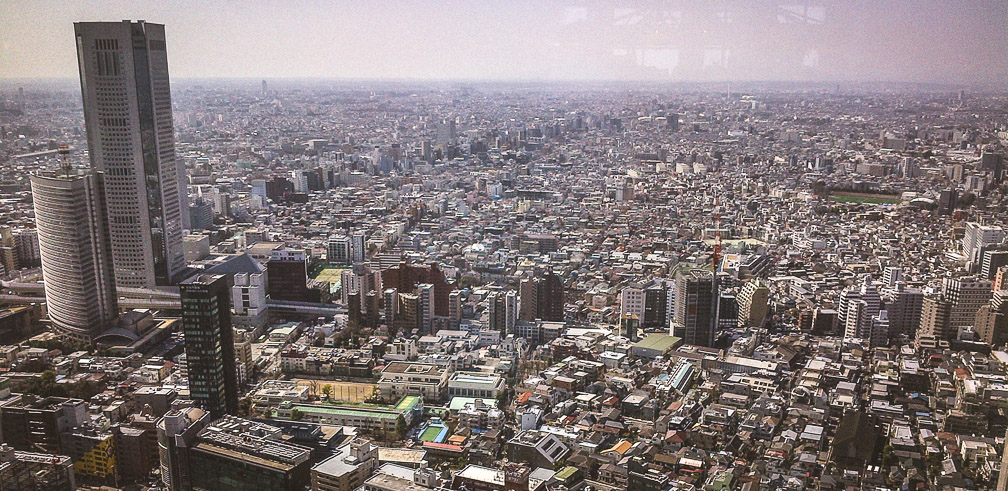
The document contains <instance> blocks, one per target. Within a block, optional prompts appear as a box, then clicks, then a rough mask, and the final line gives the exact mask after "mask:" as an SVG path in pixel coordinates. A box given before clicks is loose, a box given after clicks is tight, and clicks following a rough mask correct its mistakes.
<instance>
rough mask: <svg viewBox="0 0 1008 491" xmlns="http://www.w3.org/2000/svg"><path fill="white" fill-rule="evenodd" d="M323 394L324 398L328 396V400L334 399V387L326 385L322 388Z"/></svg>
mask: <svg viewBox="0 0 1008 491" xmlns="http://www.w3.org/2000/svg"><path fill="white" fill-rule="evenodd" d="M322 394H323V395H324V396H326V398H327V399H332V395H333V388H332V386H331V385H329V384H326V385H324V386H322Z"/></svg>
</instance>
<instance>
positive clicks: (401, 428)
mask: <svg viewBox="0 0 1008 491" xmlns="http://www.w3.org/2000/svg"><path fill="white" fill-rule="evenodd" d="M407 429H408V428H406V419H405V418H403V417H402V415H401V414H400V415H399V417H397V418H396V422H395V431H396V435H398V436H399V438H400V439H401V438H404V437H405V436H406V430H407Z"/></svg>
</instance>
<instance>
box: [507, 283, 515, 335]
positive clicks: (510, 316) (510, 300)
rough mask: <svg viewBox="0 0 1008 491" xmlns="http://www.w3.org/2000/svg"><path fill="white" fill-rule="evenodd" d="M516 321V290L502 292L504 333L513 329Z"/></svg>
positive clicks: (509, 332)
mask: <svg viewBox="0 0 1008 491" xmlns="http://www.w3.org/2000/svg"><path fill="white" fill-rule="evenodd" d="M517 322H518V292H516V291H514V290H510V291H508V292H507V293H506V294H504V335H505V336H506V335H508V334H511V333H513V332H514V331H515V324H516V323H517Z"/></svg>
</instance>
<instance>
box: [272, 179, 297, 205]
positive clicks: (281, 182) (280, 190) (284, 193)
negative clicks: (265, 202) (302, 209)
mask: <svg viewBox="0 0 1008 491" xmlns="http://www.w3.org/2000/svg"><path fill="white" fill-rule="evenodd" d="M292 194H294V183H292V182H290V181H288V180H287V179H284V178H283V177H281V176H276V177H274V178H273V179H271V180H269V181H267V182H266V197H267V198H269V199H271V200H273V201H276V202H279V201H287V200H288V199H290V195H292Z"/></svg>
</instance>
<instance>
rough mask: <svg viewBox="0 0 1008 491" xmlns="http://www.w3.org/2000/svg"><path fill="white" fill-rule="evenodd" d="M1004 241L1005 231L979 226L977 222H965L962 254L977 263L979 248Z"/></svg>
mask: <svg viewBox="0 0 1008 491" xmlns="http://www.w3.org/2000/svg"><path fill="white" fill-rule="evenodd" d="M1004 239H1005V231H1004V229H1003V228H1001V227H998V226H996V225H981V224H979V223H977V222H966V233H965V235H963V239H962V250H963V254H965V255H966V257H967V258H969V260H970V261H972V262H974V263H979V261H980V252H981V250H982V249H981V248H982V247H983V246H986V245H992V244H1000V243H1001V242H1002V241H1004Z"/></svg>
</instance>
